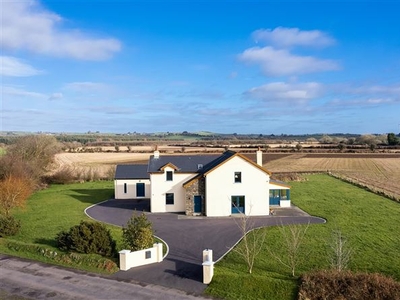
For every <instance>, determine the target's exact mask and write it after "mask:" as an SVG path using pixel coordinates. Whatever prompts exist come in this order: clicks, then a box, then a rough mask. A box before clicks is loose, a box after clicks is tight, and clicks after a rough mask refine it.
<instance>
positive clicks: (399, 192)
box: [264, 153, 400, 198]
mask: <svg viewBox="0 0 400 300" xmlns="http://www.w3.org/2000/svg"><path fill="white" fill-rule="evenodd" d="M266 156H268V154H266ZM264 167H266V168H267V169H268V170H269V171H271V172H273V173H274V172H275V173H276V172H315V171H324V172H325V171H330V172H333V173H336V174H340V175H344V176H346V177H348V178H351V179H355V180H357V181H358V182H360V183H362V184H364V185H368V186H372V187H374V188H376V189H378V190H384V191H386V192H387V193H388V194H391V195H394V196H395V197H397V198H400V154H386V153H382V154H381V153H379V154H378V153H377V154H374V153H371V154H347V153H346V154H339V153H321V154H301V153H300V154H292V155H289V156H285V157H282V158H278V159H275V160H271V161H267V162H266V163H265V164H264Z"/></svg>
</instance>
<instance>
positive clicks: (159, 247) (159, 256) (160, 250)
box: [153, 243, 164, 262]
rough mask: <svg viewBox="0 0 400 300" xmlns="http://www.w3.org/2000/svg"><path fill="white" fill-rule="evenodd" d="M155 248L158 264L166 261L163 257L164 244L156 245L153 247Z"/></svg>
mask: <svg viewBox="0 0 400 300" xmlns="http://www.w3.org/2000/svg"><path fill="white" fill-rule="evenodd" d="M153 247H154V248H156V253H157V262H162V261H163V259H164V255H163V244H162V243H155V244H154V245H153Z"/></svg>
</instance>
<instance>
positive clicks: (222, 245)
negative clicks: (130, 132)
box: [86, 200, 325, 295]
mask: <svg viewBox="0 0 400 300" xmlns="http://www.w3.org/2000/svg"><path fill="white" fill-rule="evenodd" d="M135 209H136V210H137V211H138V212H141V211H143V210H148V200H109V201H106V202H103V203H100V204H98V205H94V206H92V207H90V208H88V209H87V210H86V213H87V214H88V215H89V216H90V217H91V218H93V219H96V220H99V221H102V222H105V223H109V224H114V225H119V226H124V225H125V224H126V223H127V221H128V220H129V219H130V218H131V216H132V214H133V212H134V210H135ZM275 211H276V214H275V215H274V216H265V217H252V218H251V219H250V221H249V222H248V223H249V224H250V225H251V228H258V227H265V226H273V225H280V224H307V223H311V224H316V223H324V222H325V220H324V219H321V218H317V217H311V216H309V215H308V214H306V213H305V212H303V211H301V210H300V209H298V208H296V207H293V208H287V209H281V208H277V209H275ZM146 214H147V217H148V219H149V220H150V221H151V222H152V223H153V228H154V229H155V235H156V236H158V237H160V238H161V239H163V240H164V241H165V242H166V243H167V244H168V246H169V254H168V256H167V257H166V259H164V261H163V262H162V263H159V264H152V265H148V266H143V267H139V268H134V269H130V270H129V271H119V272H117V273H116V274H114V275H113V277H114V278H118V279H124V280H134V281H137V282H142V283H147V284H157V285H162V286H165V287H170V288H177V289H180V290H183V291H186V292H188V293H191V294H194V295H199V294H201V293H202V292H203V291H204V289H205V288H206V285H204V284H203V283H202V280H203V279H202V276H203V275H202V272H203V270H202V265H201V264H202V252H203V250H204V249H212V250H213V256H214V261H218V260H219V259H221V258H222V257H223V256H224V255H225V254H226V253H227V252H228V251H229V250H230V249H231V248H232V247H233V246H234V245H235V244H236V243H237V242H238V241H239V240H240V239H241V237H242V235H241V232H240V229H239V226H238V224H237V222H239V221H240V218H237V217H223V218H206V217H186V216H184V215H182V214H174V213H158V214H153V213H148V212H146Z"/></svg>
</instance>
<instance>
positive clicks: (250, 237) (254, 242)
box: [232, 209, 266, 274]
mask: <svg viewBox="0 0 400 300" xmlns="http://www.w3.org/2000/svg"><path fill="white" fill-rule="evenodd" d="M250 210H251V209H250ZM235 222H236V224H237V226H238V228H239V229H240V233H241V236H242V238H241V241H240V243H238V245H237V246H236V247H234V248H233V250H232V251H233V252H235V253H237V254H239V256H241V257H242V258H243V259H244V261H245V262H246V265H247V271H248V272H249V273H250V274H251V273H252V272H253V266H254V262H255V260H256V257H257V256H258V255H259V254H260V252H261V250H262V248H263V245H264V243H265V237H266V231H265V229H264V230H262V229H261V230H262V231H261V234H254V232H251V231H253V230H254V222H253V220H251V217H250V216H249V215H246V214H244V213H243V212H241V211H239V217H238V218H237V219H235Z"/></svg>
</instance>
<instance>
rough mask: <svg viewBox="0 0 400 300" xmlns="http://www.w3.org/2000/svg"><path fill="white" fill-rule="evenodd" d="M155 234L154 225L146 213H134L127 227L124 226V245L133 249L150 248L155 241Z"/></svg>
mask: <svg viewBox="0 0 400 300" xmlns="http://www.w3.org/2000/svg"><path fill="white" fill-rule="evenodd" d="M153 234H154V231H153V225H152V224H151V222H150V221H149V220H148V219H147V217H146V215H145V214H144V213H142V214H140V215H136V213H134V214H133V216H132V217H131V218H130V219H129V221H128V223H127V224H126V227H124V228H122V238H123V242H124V247H126V248H127V249H129V250H132V251H137V250H142V249H146V248H150V247H152V246H153V243H154V237H153Z"/></svg>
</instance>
